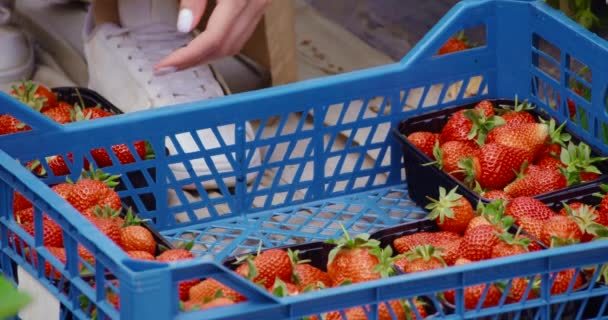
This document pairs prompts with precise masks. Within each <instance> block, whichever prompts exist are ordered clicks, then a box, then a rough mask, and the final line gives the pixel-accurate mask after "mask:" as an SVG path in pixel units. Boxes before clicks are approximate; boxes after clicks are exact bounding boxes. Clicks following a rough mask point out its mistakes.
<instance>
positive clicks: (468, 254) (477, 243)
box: [458, 225, 501, 261]
mask: <svg viewBox="0 0 608 320" xmlns="http://www.w3.org/2000/svg"><path fill="white" fill-rule="evenodd" d="M500 232H501V230H500V229H499V228H498V227H496V226H492V225H481V226H478V227H476V228H475V229H472V230H471V231H469V232H468V233H467V234H465V235H464V237H463V238H462V241H461V242H460V247H459V249H458V251H459V252H460V254H459V256H460V257H461V258H465V259H467V260H471V261H479V260H486V259H490V258H491V257H492V248H493V247H494V246H495V245H496V244H497V243H498V242H499V238H498V236H497V234H500Z"/></svg>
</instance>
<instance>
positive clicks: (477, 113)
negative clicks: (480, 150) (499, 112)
mask: <svg viewBox="0 0 608 320" xmlns="http://www.w3.org/2000/svg"><path fill="white" fill-rule="evenodd" d="M503 124H504V120H503V119H502V118H501V117H498V116H496V115H495V113H494V108H493V106H492V103H491V102H489V101H485V100H484V101H481V102H480V103H478V104H477V105H476V106H475V107H474V108H473V109H470V110H460V111H457V112H456V113H454V114H453V115H452V117H451V118H450V119H449V120H448V122H447V123H446V125H445V126H444V127H443V129H442V130H441V136H440V142H441V143H442V144H443V143H445V142H447V141H454V140H458V141H469V140H474V139H475V140H476V142H477V144H479V145H483V144H484V142H485V138H486V135H487V134H488V132H489V131H490V130H492V129H493V128H495V127H498V126H501V125H503Z"/></svg>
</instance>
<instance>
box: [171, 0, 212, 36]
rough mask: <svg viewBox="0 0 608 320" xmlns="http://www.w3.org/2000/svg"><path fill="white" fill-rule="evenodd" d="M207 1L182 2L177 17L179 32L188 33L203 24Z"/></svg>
mask: <svg viewBox="0 0 608 320" xmlns="http://www.w3.org/2000/svg"><path fill="white" fill-rule="evenodd" d="M206 7H207V0H181V2H180V10H179V15H178V17H177V30H179V32H183V33H188V32H190V31H192V29H194V27H195V26H197V25H198V24H199V23H200V22H201V18H202V17H203V14H204V13H205V8H206Z"/></svg>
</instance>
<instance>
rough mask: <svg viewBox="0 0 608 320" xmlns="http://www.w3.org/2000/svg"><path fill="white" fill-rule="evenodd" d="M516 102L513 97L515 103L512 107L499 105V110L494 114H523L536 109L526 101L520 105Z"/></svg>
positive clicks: (516, 98)
mask: <svg viewBox="0 0 608 320" xmlns="http://www.w3.org/2000/svg"><path fill="white" fill-rule="evenodd" d="M518 100H519V98H518V97H517V96H515V103H514V104H513V107H511V106H509V105H506V104H501V105H499V108H498V109H497V110H496V112H497V113H498V114H499V115H503V114H507V113H511V112H523V111H531V110H534V109H536V107H535V106H534V105H533V104H531V103H529V102H528V100H527V99H526V100H524V101H523V102H521V103H519V101H518Z"/></svg>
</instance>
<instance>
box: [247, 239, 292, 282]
mask: <svg viewBox="0 0 608 320" xmlns="http://www.w3.org/2000/svg"><path fill="white" fill-rule="evenodd" d="M238 262H239V263H241V265H239V266H238V268H237V269H236V273H238V274H240V275H241V276H243V277H245V278H250V280H251V281H253V282H255V283H261V284H263V285H264V286H265V287H266V288H272V286H273V285H274V280H275V279H276V278H279V279H281V280H282V281H284V282H290V281H291V277H292V274H293V271H292V266H291V260H290V259H289V254H287V251H285V250H282V249H269V250H264V251H262V252H260V253H259V254H258V255H257V256H255V257H254V256H252V255H247V256H245V257H242V258H241V259H239V260H238ZM243 262H244V263H243ZM251 266H254V267H255V270H253V271H252V270H250V267H251Z"/></svg>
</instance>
